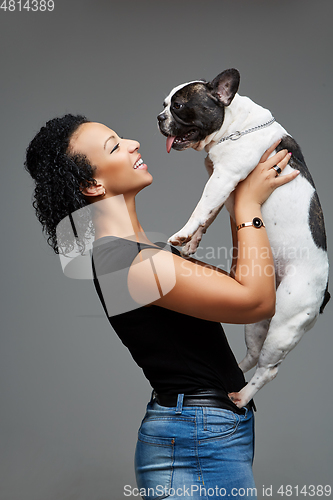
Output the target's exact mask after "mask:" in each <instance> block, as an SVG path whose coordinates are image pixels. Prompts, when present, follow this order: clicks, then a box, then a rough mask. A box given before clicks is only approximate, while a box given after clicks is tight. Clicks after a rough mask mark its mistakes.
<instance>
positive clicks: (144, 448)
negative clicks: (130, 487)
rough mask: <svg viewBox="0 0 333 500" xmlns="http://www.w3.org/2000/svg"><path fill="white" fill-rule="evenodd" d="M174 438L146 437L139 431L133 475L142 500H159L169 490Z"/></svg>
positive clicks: (166, 494) (165, 495)
mask: <svg viewBox="0 0 333 500" xmlns="http://www.w3.org/2000/svg"><path fill="white" fill-rule="evenodd" d="M174 445H175V440H174V438H164V437H155V436H147V435H145V434H143V433H142V432H141V431H140V430H139V432H138V442H137V445H136V450H135V475H136V482H137V486H138V488H139V491H140V495H141V496H142V498H144V500H148V499H149V500H157V499H158V500H161V499H162V498H167V497H168V496H169V490H170V488H171V482H172V473H173V462H174Z"/></svg>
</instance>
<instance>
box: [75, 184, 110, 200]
mask: <svg viewBox="0 0 333 500" xmlns="http://www.w3.org/2000/svg"><path fill="white" fill-rule="evenodd" d="M81 193H82V194H84V195H85V196H91V197H97V196H104V195H105V193H106V190H105V187H104V186H103V184H101V183H97V184H92V185H91V186H86V187H84V188H83V189H82V190H81Z"/></svg>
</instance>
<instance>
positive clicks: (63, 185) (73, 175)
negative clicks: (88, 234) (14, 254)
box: [24, 114, 96, 254]
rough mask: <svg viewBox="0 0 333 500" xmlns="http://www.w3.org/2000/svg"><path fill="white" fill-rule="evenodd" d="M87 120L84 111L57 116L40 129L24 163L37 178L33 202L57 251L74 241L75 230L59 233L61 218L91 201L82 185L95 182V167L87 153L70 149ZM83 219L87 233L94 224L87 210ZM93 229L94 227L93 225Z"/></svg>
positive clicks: (83, 225) (38, 216) (62, 249)
mask: <svg viewBox="0 0 333 500" xmlns="http://www.w3.org/2000/svg"><path fill="white" fill-rule="evenodd" d="M88 122H89V120H87V118H86V117H85V116H82V115H72V114H66V115H65V116H63V117H60V118H54V119H53V120H50V121H48V122H47V123H46V125H45V126H44V127H42V128H41V129H40V131H39V132H38V133H37V134H36V136H35V137H34V138H33V140H32V141H31V142H30V144H29V146H28V148H27V151H26V160H25V163H24V166H25V169H26V170H27V171H28V172H29V174H30V175H31V177H32V178H33V179H34V181H35V191H34V198H35V199H34V201H33V206H34V208H35V210H36V215H37V218H38V220H39V222H40V223H41V224H42V226H43V232H44V233H45V234H46V235H47V242H48V243H49V245H50V246H51V247H52V248H53V250H54V251H55V253H57V254H58V253H68V252H70V251H71V250H73V248H74V244H75V239H74V237H73V232H72V231H68V230H67V231H65V233H66V232H67V234H63V231H62V234H59V230H58V235H57V226H58V224H59V222H60V221H61V220H63V219H64V218H65V217H66V216H68V215H70V214H71V213H72V212H75V211H76V210H78V209H80V208H83V207H85V206H87V205H88V202H87V201H86V199H85V197H84V195H83V194H82V188H83V187H88V186H91V185H94V184H96V180H95V179H94V177H93V175H94V171H95V170H96V167H93V166H92V165H91V164H90V162H89V161H88V159H87V157H86V156H84V155H82V154H74V153H73V152H71V151H70V150H69V143H70V139H71V137H72V136H73V134H74V132H75V131H76V130H77V129H78V128H79V127H80V125H82V124H83V123H88ZM80 223H81V226H82V227H83V233H85V231H86V230H88V229H89V227H90V225H91V219H90V217H89V215H87V213H86V212H85V211H83V215H82V216H81V221H80ZM82 227H81V231H80V232H81V234H82ZM90 230H91V231H93V229H92V228H90ZM57 236H58V238H57ZM59 239H60V240H61V241H59ZM79 246H80V244H79ZM83 246H84V243H83ZM81 250H82V244H81Z"/></svg>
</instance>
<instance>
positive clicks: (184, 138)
mask: <svg viewBox="0 0 333 500" xmlns="http://www.w3.org/2000/svg"><path fill="white" fill-rule="evenodd" d="M198 136H199V131H198V130H195V129H192V130H189V131H188V132H186V134H183V135H168V137H167V141H166V148H167V152H168V153H170V151H171V148H172V149H176V150H178V151H181V150H183V149H186V148H187V147H189V146H190V144H191V143H193V142H194V141H196V139H197V138H198Z"/></svg>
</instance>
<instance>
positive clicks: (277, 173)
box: [272, 165, 282, 177]
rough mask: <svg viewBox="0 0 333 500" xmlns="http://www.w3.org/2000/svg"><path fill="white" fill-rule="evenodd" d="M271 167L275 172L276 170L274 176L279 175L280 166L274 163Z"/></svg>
mask: <svg viewBox="0 0 333 500" xmlns="http://www.w3.org/2000/svg"><path fill="white" fill-rule="evenodd" d="M272 168H273V169H274V170H275V172H276V176H275V177H277V176H278V175H280V174H281V172H282V170H281V168H280V167H279V166H278V165H274V167H272Z"/></svg>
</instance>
